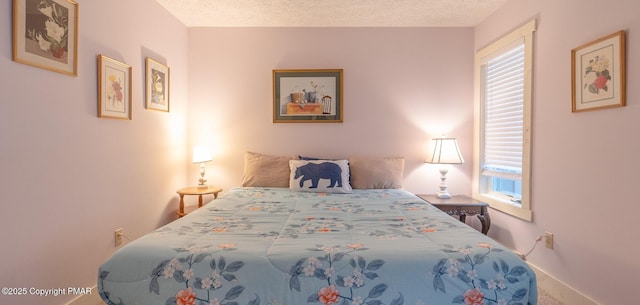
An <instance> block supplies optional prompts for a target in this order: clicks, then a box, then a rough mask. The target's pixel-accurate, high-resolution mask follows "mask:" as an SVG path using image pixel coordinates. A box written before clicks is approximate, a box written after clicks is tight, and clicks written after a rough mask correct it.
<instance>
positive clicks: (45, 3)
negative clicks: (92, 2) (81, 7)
mask: <svg viewBox="0 0 640 305" xmlns="http://www.w3.org/2000/svg"><path fill="white" fill-rule="evenodd" d="M13 60H14V61H16V62H19V63H23V64H27V65H31V66H34V67H38V68H42V69H47V70H51V71H54V72H58V73H62V74H67V75H72V76H77V75H78V3H77V2H75V1H72V0H13Z"/></svg>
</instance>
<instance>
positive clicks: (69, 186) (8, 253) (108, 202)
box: [0, 0, 188, 304]
mask: <svg viewBox="0 0 640 305" xmlns="http://www.w3.org/2000/svg"><path fill="white" fill-rule="evenodd" d="M79 2H80V8H79V16H80V22H79V30H80V32H79V39H78V43H79V60H78V64H79V69H78V76H77V77H70V76H66V75H62V74H58V73H54V72H51V71H47V70H43V69H38V68H34V67H31V66H27V65H23V64H19V63H16V62H13V61H12V60H11V38H10V37H11V35H12V34H11V28H12V27H11V20H12V18H11V1H2V4H1V5H0V6H1V8H0V20H2V22H1V23H0V37H2V39H0V92H2V98H1V102H0V169H1V170H0V171H1V172H0V178H1V181H0V193H1V194H2V197H3V198H2V200H1V201H0V207H1V210H2V222H1V223H0V229H1V232H2V236H3V241H2V245H3V246H2V254H1V255H0V256H1V259H0V284H1V286H3V287H27V288H30V287H34V288H43V289H48V288H65V289H66V287H90V286H93V285H95V284H96V280H97V273H98V272H97V271H98V269H97V268H98V265H99V264H101V263H102V262H103V261H104V260H105V259H106V258H107V257H108V256H109V255H110V254H111V253H113V251H114V250H115V247H114V244H113V239H114V237H113V234H114V230H115V229H116V228H119V227H121V228H123V229H124V232H125V234H126V235H127V236H128V237H130V238H131V239H134V238H137V237H139V236H140V235H142V234H144V233H147V232H149V231H151V230H152V229H155V228H157V227H158V226H160V225H161V224H164V223H166V222H168V221H169V220H170V219H172V218H173V216H174V215H173V212H174V209H175V208H176V206H177V196H176V194H175V190H176V189H177V188H179V187H182V186H184V184H185V183H186V174H187V170H188V167H187V166H186V163H185V160H186V153H187V150H186V146H187V145H186V143H187V141H186V130H187V126H186V118H187V56H186V55H187V38H188V37H187V29H186V27H185V26H183V25H182V24H181V23H179V22H177V21H176V19H175V18H173V17H172V16H171V15H169V14H168V13H167V12H166V11H165V10H164V9H163V8H162V7H161V6H160V5H159V4H157V3H156V2H155V1H153V0H142V1H125V0H115V1H79ZM159 20H160V21H159ZM97 54H104V55H107V56H110V57H112V58H115V59H117V60H120V61H122V62H125V63H127V64H129V65H131V66H132V67H133V75H132V80H133V120H132V121H120V120H110V119H99V118H97V63H96V56H97ZM146 56H151V57H153V58H155V59H157V60H159V61H161V62H165V63H167V64H168V65H169V66H170V67H171V76H172V79H171V89H172V91H171V98H172V100H171V112H170V113H160V112H155V111H148V110H145V109H144V101H143V90H144V89H143V88H144V86H143V84H144V58H145V57H146ZM71 298H72V296H68V295H67V296H58V297H34V296H31V297H24V296H23V297H9V296H4V295H0V304H65V303H67V302H68V301H69V300H70V299H71Z"/></svg>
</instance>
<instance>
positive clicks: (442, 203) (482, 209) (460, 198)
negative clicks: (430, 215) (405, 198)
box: [416, 194, 491, 235]
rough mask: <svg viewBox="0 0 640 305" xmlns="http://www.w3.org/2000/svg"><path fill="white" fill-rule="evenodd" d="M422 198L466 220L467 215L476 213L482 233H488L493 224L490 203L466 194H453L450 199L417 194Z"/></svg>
mask: <svg viewBox="0 0 640 305" xmlns="http://www.w3.org/2000/svg"><path fill="white" fill-rule="evenodd" d="M416 196H418V197H420V199H422V200H424V201H426V202H428V203H430V204H432V205H433V206H435V207H436V208H438V209H440V210H442V211H443V212H445V213H447V214H449V215H451V216H458V219H459V220H460V221H462V222H465V220H466V217H467V215H469V216H473V215H476V216H477V217H478V219H479V220H480V223H481V224H482V233H483V234H485V235H487V232H489V227H490V226H491V218H490V217H489V210H488V207H489V204H488V203H485V202H482V201H478V200H475V199H473V198H471V197H467V196H464V195H456V196H451V198H450V199H440V198H438V197H436V195H424V194H417V195H416Z"/></svg>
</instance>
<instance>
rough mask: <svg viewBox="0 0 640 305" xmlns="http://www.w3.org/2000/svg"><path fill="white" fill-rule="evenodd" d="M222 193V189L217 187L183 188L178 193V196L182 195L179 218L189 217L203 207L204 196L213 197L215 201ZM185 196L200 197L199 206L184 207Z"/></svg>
mask: <svg viewBox="0 0 640 305" xmlns="http://www.w3.org/2000/svg"><path fill="white" fill-rule="evenodd" d="M220 192H222V189H221V188H219V187H217V186H190V187H185V188H181V189H179V190H177V191H176V193H178V195H180V208H179V209H178V210H177V211H176V214H177V215H178V217H182V216H184V215H187V214H189V213H191V212H193V211H194V210H196V209H198V208H201V207H202V196H203V195H213V199H216V198H218V193H220ZM185 195H198V206H195V205H193V206H188V207H186V208H185V207H184V196H185Z"/></svg>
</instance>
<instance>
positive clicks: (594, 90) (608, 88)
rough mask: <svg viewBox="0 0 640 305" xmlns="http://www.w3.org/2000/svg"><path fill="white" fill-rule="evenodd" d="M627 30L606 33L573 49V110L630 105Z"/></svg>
mask: <svg viewBox="0 0 640 305" xmlns="http://www.w3.org/2000/svg"><path fill="white" fill-rule="evenodd" d="M625 40H626V39H625V31H624V30H622V31H618V32H615V33H613V34H609V35H606V36H604V37H602V38H599V39H596V40H594V41H591V42H589V43H586V44H584V45H581V46H579V47H577V48H575V49H573V50H571V111H572V112H580V111H588V110H596V109H605V108H613V107H623V106H625V104H626V42H625Z"/></svg>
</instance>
